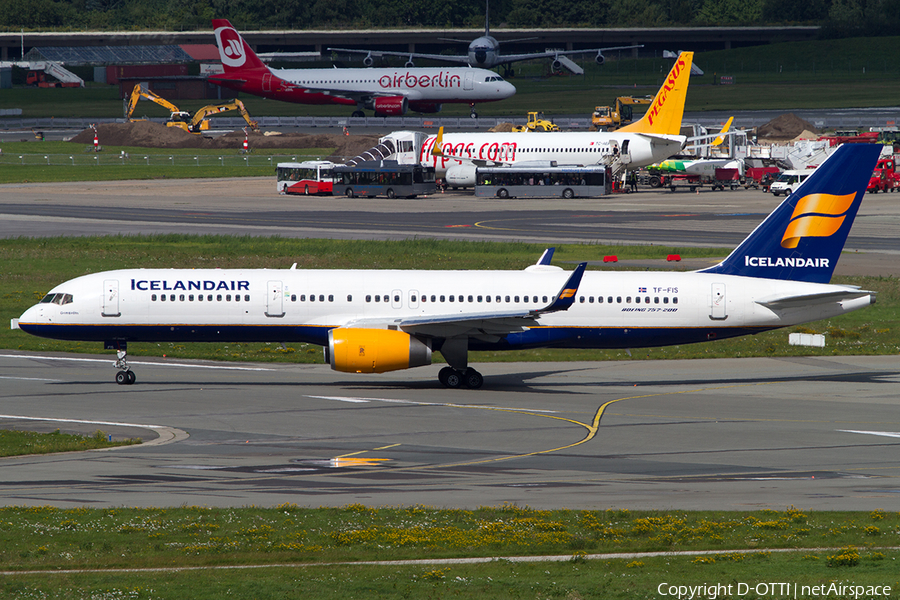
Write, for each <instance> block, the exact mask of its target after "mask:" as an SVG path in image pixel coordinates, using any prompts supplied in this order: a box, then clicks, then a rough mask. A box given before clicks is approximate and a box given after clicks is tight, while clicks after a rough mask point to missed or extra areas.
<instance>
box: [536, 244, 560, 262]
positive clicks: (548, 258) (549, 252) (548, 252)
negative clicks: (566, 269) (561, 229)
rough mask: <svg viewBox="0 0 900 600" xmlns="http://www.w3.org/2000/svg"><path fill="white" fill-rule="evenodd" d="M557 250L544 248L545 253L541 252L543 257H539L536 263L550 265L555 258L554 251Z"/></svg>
mask: <svg viewBox="0 0 900 600" xmlns="http://www.w3.org/2000/svg"><path fill="white" fill-rule="evenodd" d="M554 252H556V248H547V249H546V250H544V253H543V254H541V257H540V258H539V259H538V261H537V262H536V263H534V264H535V265H549V264H550V261H551V260H553V253H554Z"/></svg>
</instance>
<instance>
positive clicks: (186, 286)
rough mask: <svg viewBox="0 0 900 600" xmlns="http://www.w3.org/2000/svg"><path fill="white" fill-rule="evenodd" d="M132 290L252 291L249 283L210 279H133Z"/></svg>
mask: <svg viewBox="0 0 900 600" xmlns="http://www.w3.org/2000/svg"><path fill="white" fill-rule="evenodd" d="M131 289H132V290H140V291H142V292H148V291H153V292H155V291H161V292H170V291H171V292H174V291H178V290H185V291H190V290H198V291H203V292H216V291H219V290H225V291H226V292H240V291H244V290H246V291H248V292H249V291H250V282H249V281H212V280H209V279H205V280H197V281H181V280H176V281H168V280H166V279H132V280H131Z"/></svg>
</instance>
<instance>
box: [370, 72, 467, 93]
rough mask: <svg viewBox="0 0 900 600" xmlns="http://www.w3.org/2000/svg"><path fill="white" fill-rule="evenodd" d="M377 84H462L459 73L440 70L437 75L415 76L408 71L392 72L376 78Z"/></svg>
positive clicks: (442, 85) (414, 85)
mask: <svg viewBox="0 0 900 600" xmlns="http://www.w3.org/2000/svg"><path fill="white" fill-rule="evenodd" d="M378 85H380V86H381V87H383V88H385V89H388V88H416V87H419V88H429V87H431V88H458V87H460V86H461V85H462V78H461V77H460V76H459V75H450V74H449V73H445V72H443V71H442V72H440V73H438V74H437V75H431V76H429V75H420V76H418V77H416V76H415V75H413V74H412V73H410V72H409V71H407V72H406V73H394V75H393V76H391V75H382V76H381V77H380V78H379V79H378Z"/></svg>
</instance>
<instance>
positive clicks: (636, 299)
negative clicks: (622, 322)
mask: <svg viewBox="0 0 900 600" xmlns="http://www.w3.org/2000/svg"><path fill="white" fill-rule="evenodd" d="M634 301H635V302H637V303H638V304H640V303H641V297H640V296H635V298H634Z"/></svg>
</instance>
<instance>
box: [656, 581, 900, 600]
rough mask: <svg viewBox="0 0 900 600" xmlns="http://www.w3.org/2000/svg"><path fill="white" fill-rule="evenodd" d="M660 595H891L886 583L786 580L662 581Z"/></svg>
mask: <svg viewBox="0 0 900 600" xmlns="http://www.w3.org/2000/svg"><path fill="white" fill-rule="evenodd" d="M656 593H657V594H659V595H660V596H665V597H671V598H677V599H678V600H692V599H694V598H697V599H698V600H699V599H705V600H716V599H717V598H723V597H729V598H733V597H735V596H737V597H741V596H747V595H750V594H752V595H753V597H754V598H773V599H774V598H818V597H822V596H824V597H829V598H835V597H837V598H874V597H876V596H884V597H887V596H890V595H891V586H889V585H854V584H847V583H835V582H832V583H823V584H820V585H801V584H799V583H788V582H760V583H729V584H722V583H712V584H703V585H675V584H671V583H661V584H659V585H658V586H657V588H656Z"/></svg>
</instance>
